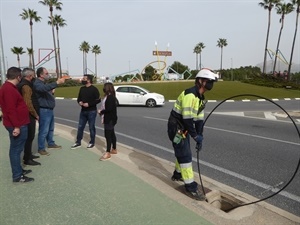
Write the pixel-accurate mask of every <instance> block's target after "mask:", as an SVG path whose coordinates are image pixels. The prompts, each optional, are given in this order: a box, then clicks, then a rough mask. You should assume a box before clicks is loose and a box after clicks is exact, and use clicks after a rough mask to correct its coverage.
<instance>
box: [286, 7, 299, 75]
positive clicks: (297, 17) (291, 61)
mask: <svg viewBox="0 0 300 225" xmlns="http://www.w3.org/2000/svg"><path fill="white" fill-rule="evenodd" d="M296 13H297V16H296V27H295V33H294V40H293V45H292V50H291V57H290V63H289V68H288V74H287V75H288V77H287V78H288V80H290V74H291V68H292V63H293V54H294V48H295V42H296V36H297V27H298V20H299V13H300V6H299V5H298V7H297V10H296Z"/></svg>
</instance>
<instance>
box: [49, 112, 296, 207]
mask: <svg viewBox="0 0 300 225" xmlns="http://www.w3.org/2000/svg"><path fill="white" fill-rule="evenodd" d="M55 118H56V119H60V120H63V121H67V122H71V123H74V124H77V123H78V122H77V121H73V120H68V119H64V118H59V117H55ZM144 118H148V119H153V120H159V121H167V120H166V119H161V118H155V117H144ZM96 128H97V129H101V130H103V127H98V126H96ZM207 128H208V129H215V130H220V131H225V132H230V133H236V134H240V135H248V136H253V137H256V138H262V139H268V140H272V141H278V142H283V143H289V144H295V145H300V144H298V143H293V142H287V141H281V140H277V139H272V138H266V137H261V136H256V135H251V134H246V133H240V132H235V131H229V130H224V129H219V128H213V127H206V129H207ZM116 134H117V135H120V136H123V137H126V138H128V139H131V140H135V141H138V142H141V143H143V144H147V145H149V146H152V147H155V148H157V149H160V150H163V151H166V152H169V153H172V154H173V153H174V150H173V149H168V148H165V147H163V146H160V145H157V144H154V143H152V142H149V141H145V140H142V139H140V138H136V137H133V136H130V135H127V134H123V133H120V132H116ZM193 161H194V162H197V158H195V157H193ZM199 162H200V163H201V164H203V165H205V166H207V167H210V168H212V169H215V170H218V171H220V172H222V173H225V174H228V175H230V176H233V177H236V178H238V179H240V180H243V181H246V182H248V183H250V184H253V185H256V186H258V187H261V188H263V189H268V190H272V192H276V191H278V190H279V189H278V188H273V186H271V185H268V184H265V183H262V182H260V181H257V180H254V179H252V178H249V177H246V176H243V175H241V174H238V173H236V172H233V171H230V170H227V169H225V168H222V167H219V166H216V165H214V164H211V163H208V162H204V161H202V160H200V161H199ZM279 195H282V196H284V197H286V198H289V199H291V200H293V201H296V202H299V203H300V197H299V196H297V195H294V194H291V193H289V192H286V191H281V192H280V193H279Z"/></svg>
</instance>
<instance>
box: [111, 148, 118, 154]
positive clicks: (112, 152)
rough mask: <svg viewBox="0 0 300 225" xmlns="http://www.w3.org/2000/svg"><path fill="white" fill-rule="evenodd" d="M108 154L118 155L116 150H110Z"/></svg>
mask: <svg viewBox="0 0 300 225" xmlns="http://www.w3.org/2000/svg"><path fill="white" fill-rule="evenodd" d="M110 154H118V151H117V149H112V150H110Z"/></svg>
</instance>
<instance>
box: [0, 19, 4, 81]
mask: <svg viewBox="0 0 300 225" xmlns="http://www.w3.org/2000/svg"><path fill="white" fill-rule="evenodd" d="M4 60H5V59H4V50H3V41H2V30H1V21H0V67H1V84H4V82H5V61H4Z"/></svg>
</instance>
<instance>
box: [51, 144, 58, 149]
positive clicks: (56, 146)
mask: <svg viewBox="0 0 300 225" xmlns="http://www.w3.org/2000/svg"><path fill="white" fill-rule="evenodd" d="M48 148H55V149H61V145H57V144H54V145H48Z"/></svg>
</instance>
